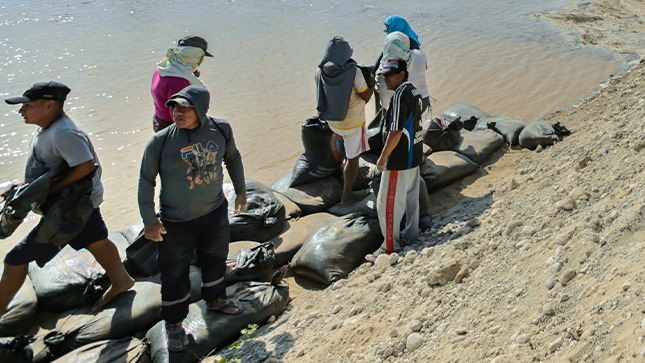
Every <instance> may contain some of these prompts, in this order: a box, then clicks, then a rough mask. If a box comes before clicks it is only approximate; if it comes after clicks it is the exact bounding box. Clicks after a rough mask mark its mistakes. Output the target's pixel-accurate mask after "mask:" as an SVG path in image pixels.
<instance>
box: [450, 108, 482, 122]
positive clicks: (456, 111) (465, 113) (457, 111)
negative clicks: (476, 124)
mask: <svg viewBox="0 0 645 363" xmlns="http://www.w3.org/2000/svg"><path fill="white" fill-rule="evenodd" d="M440 116H448V117H450V118H457V117H461V120H462V122H463V121H466V120H468V119H470V118H471V117H475V118H477V119H481V118H483V117H486V116H488V113H487V112H486V111H484V110H482V109H480V108H477V107H475V106H473V105H468V104H459V105H454V106H450V107H448V108H447V109H445V110H444V111H443V112H442V113H441V114H440Z"/></svg>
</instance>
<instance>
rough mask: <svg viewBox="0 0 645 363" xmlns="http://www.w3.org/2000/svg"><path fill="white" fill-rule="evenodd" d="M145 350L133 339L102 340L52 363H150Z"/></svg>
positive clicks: (141, 342) (143, 346)
mask: <svg viewBox="0 0 645 363" xmlns="http://www.w3.org/2000/svg"><path fill="white" fill-rule="evenodd" d="M147 349H148V345H147V344H146V343H145V342H143V341H141V340H139V339H137V338H135V337H125V338H121V339H115V340H102V341H99V342H94V343H90V344H87V345H84V346H82V347H80V348H77V349H74V350H73V351H71V352H69V353H67V354H65V355H64V356H62V357H60V358H58V359H56V360H55V361H53V363H78V362H105V363H107V362H120V363H148V362H150V354H149V353H148V351H147Z"/></svg>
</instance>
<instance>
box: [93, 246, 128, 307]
mask: <svg viewBox="0 0 645 363" xmlns="http://www.w3.org/2000/svg"><path fill="white" fill-rule="evenodd" d="M86 248H87V250H88V251H90V252H91V253H92V256H94V258H95V259H96V261H97V262H98V263H99V265H101V267H103V268H104V269H105V273H106V274H107V275H108V277H109V278H110V282H111V283H112V284H111V285H110V287H109V288H108V289H107V290H106V291H105V293H103V296H101V298H100V299H99V300H98V301H97V302H96V303H95V304H94V307H93V308H92V309H93V310H98V309H100V308H102V307H103V306H105V304H107V303H108V302H110V300H112V299H113V298H114V297H115V296H117V295H119V294H121V293H123V292H126V291H128V290H129V289H130V288H131V287H132V286H134V279H133V278H132V277H131V276H130V274H128V272H127V271H126V270H125V267H124V266H123V263H122V262H121V257H120V256H119V250H117V248H116V246H115V245H114V243H112V241H110V240H109V239H107V238H106V239H102V240H100V241H96V242H94V243H92V244H90V245H89V246H87V247H86Z"/></svg>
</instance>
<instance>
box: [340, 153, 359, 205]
mask: <svg viewBox="0 0 645 363" xmlns="http://www.w3.org/2000/svg"><path fill="white" fill-rule="evenodd" d="M358 159H360V156H357V157H355V158H353V159H347V161H346V162H345V169H344V170H343V179H344V183H343V197H342V199H341V200H340V203H341V204H349V203H351V202H353V201H354V194H353V193H352V191H353V190H354V181H356V176H357V175H358Z"/></svg>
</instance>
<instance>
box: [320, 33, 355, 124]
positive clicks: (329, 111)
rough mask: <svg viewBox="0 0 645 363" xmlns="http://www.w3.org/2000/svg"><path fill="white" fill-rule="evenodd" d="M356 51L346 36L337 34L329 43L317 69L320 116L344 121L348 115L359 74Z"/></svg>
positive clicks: (325, 118) (323, 118) (324, 118)
mask: <svg viewBox="0 0 645 363" xmlns="http://www.w3.org/2000/svg"><path fill="white" fill-rule="evenodd" d="M353 52H354V50H353V49H352V47H350V46H349V43H348V42H347V41H346V40H345V39H343V37H339V36H336V37H334V38H332V39H331V40H330V41H329V43H328V44H327V48H326V49H325V53H324V54H323V57H322V59H321V60H320V64H319V65H318V68H319V69H318V72H317V73H316V85H317V91H316V95H317V96H318V97H317V98H318V106H317V109H318V117H320V118H321V119H322V120H334V121H341V120H344V119H345V116H346V115H347V107H348V106H349V98H350V96H351V92H352V87H353V86H354V78H355V77H356V61H354V60H353V59H352V54H353Z"/></svg>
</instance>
